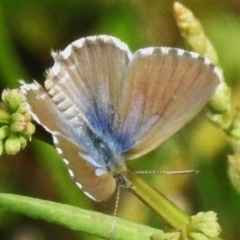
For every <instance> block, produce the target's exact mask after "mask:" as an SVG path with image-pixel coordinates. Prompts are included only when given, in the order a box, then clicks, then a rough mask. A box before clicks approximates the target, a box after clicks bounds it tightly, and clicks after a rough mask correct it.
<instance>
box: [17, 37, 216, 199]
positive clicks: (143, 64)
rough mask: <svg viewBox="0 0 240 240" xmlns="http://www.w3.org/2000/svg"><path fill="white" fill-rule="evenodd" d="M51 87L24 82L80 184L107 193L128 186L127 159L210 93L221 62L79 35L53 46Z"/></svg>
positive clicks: (162, 136)
mask: <svg viewBox="0 0 240 240" xmlns="http://www.w3.org/2000/svg"><path fill="white" fill-rule="evenodd" d="M52 55H53V57H54V60H55V64H54V66H53V67H52V68H51V69H50V70H49V71H48V72H47V80H46V81H45V89H44V88H43V87H41V86H40V85H39V84H38V83H36V82H34V83H32V84H25V85H23V86H22V87H21V88H22V91H23V92H24V93H25V94H26V96H27V99H28V103H29V106H30V110H31V112H32V116H33V117H34V119H35V121H37V122H38V123H39V124H41V125H43V126H44V127H45V129H46V130H47V131H49V132H50V133H51V134H52V135H53V139H54V144H55V146H56V149H57V151H58V153H59V154H60V155H61V156H62V158H63V160H64V162H65V163H66V165H67V167H68V169H69V173H70V175H71V176H72V177H73V179H74V181H75V182H76V184H77V185H78V186H79V187H80V188H81V189H82V190H83V191H84V192H85V193H86V194H87V195H88V196H89V197H91V198H93V199H95V200H97V201H102V200H106V199H108V198H109V197H110V196H111V195H112V194H113V192H114V191H115V188H116V184H120V185H121V186H125V187H129V186H130V185H131V183H129V181H128V180H127V176H125V171H126V167H125V163H126V161H128V160H132V159H135V158H137V157H139V156H142V155H144V154H146V153H147V152H150V151H152V150H153V149H155V148H156V147H157V146H159V145H160V144H161V143H162V142H164V141H165V140H166V139H167V138H169V137H170V136H171V135H172V134H174V133H175V132H176V131H177V130H179V129H180V128H181V127H182V126H183V125H184V124H186V123H187V122H188V121H189V120H190V119H191V118H192V117H193V116H194V115H195V114H196V113H197V112H198V111H199V110H200V109H201V108H202V107H203V106H204V104H206V102H207V101H208V100H209V98H210V97H211V95H212V94H213V92H214V91H215V89H216V87H217V85H218V82H219V78H220V77H221V76H220V72H219V70H218V69H217V68H216V67H215V66H214V65H213V64H212V63H211V62H210V61H209V60H208V59H205V58H203V57H201V56H200V55H198V54H197V53H193V52H188V51H184V50H181V49H174V48H164V47H155V48H152V47H151V48H145V49H140V50H138V51H136V52H135V53H133V54H132V53H131V52H130V50H129V48H128V46H127V45H126V44H124V43H123V42H121V41H120V40H119V39H117V38H115V37H111V36H105V35H100V36H96V37H87V38H82V39H79V40H77V41H75V42H73V43H72V44H70V45H69V46H68V47H67V48H66V49H65V50H64V51H62V52H59V53H53V54H52Z"/></svg>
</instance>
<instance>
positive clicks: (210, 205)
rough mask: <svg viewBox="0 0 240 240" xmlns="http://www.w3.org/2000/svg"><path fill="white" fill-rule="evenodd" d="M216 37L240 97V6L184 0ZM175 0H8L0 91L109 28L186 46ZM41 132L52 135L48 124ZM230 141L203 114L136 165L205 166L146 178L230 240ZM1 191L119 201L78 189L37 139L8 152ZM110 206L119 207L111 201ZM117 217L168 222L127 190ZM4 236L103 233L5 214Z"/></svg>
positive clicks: (1, 216)
mask: <svg viewBox="0 0 240 240" xmlns="http://www.w3.org/2000/svg"><path fill="white" fill-rule="evenodd" d="M181 2H182V3H183V4H185V5H186V6H187V7H188V8H190V9H191V10H192V11H193V12H194V13H195V15H196V16H197V17H198V19H199V20H200V21H201V22H202V24H203V26H204V28H205V31H206V33H207V35H208V37H209V39H210V40H211V41H212V43H213V44H214V46H215V48H216V50H217V52H218V56H219V62H220V64H221V66H222V68H223V70H224V73H225V77H226V80H227V81H228V84H229V86H230V87H231V89H232V93H233V105H234V106H237V107H239V105H240V102H239V94H240V47H239V42H240V31H239V29H240V14H239V13H240V3H239V1H237V0H228V1H227V0H185V1H181ZM172 5H173V1H169V0H161V1H159V0H151V1H147V0H142V1H134V0H132V1H124V0H122V1H114V0H102V1H100V0H99V1H98V0H93V1H87V0H60V1H59V0H58V1H57V0H42V1H39V0H31V1H30V0H12V1H8V0H1V2H0V53H1V54H0V90H1V92H2V90H3V89H4V88H7V87H11V88H13V87H14V88H17V87H19V83H18V80H20V79H24V80H26V81H32V79H36V80H38V81H42V80H44V71H45V70H46V69H47V68H49V67H51V65H52V64H53V60H52V58H51V56H50V51H51V49H54V50H58V49H63V48H65V46H66V45H68V44H69V43H70V42H72V41H73V40H76V39H77V38H80V37H84V36H89V35H96V34H109V35H114V36H116V37H118V38H120V39H121V40H122V41H124V42H126V43H127V44H128V45H129V47H130V48H131V49H132V50H133V51H135V50H136V49H138V48H141V47H146V46H151V45H154V46H156V45H160V46H173V47H182V48H185V46H184V42H183V40H182V39H181V37H180V34H179V31H178V28H177V25H176V23H175V20H174V17H173V13H172ZM40 134H44V136H43V138H49V139H51V138H50V137H49V136H45V134H46V133H44V131H41V130H40ZM229 154H231V148H230V146H229V145H228V144H227V141H226V136H225V134H224V133H223V132H222V131H221V130H219V129H217V128H216V127H214V126H213V125H211V124H210V123H209V122H208V121H207V120H206V117H205V116H204V113H202V114H199V115H198V116H197V117H196V118H195V119H194V120H193V121H191V123H189V124H188V125H187V126H186V127H184V128H183V129H182V130H181V131H179V132H178V133H177V134H176V135H175V136H173V137H172V138H171V139H170V140H168V141H167V142H166V143H165V144H163V145H162V146H160V147H159V148H158V149H157V150H155V151H153V152H152V153H150V154H148V155H147V156H145V157H143V158H141V159H139V160H136V161H133V162H131V163H130V164H131V166H132V167H133V168H134V169H136V170H184V169H198V170H199V171H200V173H199V174H198V175H194V176H189V175H188V176H182V175H179V176H164V175H163V176H156V175H154V176H145V177H144V178H146V181H147V182H149V183H150V184H151V185H154V186H155V187H157V188H158V189H161V191H162V192H164V193H165V194H166V195H167V196H168V197H169V198H170V199H171V200H172V201H173V202H174V203H176V204H177V205H178V206H180V207H181V208H182V209H184V210H185V211H187V212H188V213H189V214H190V215H192V214H195V213H197V212H199V211H210V210H211V211H215V212H217V213H218V218H219V222H220V224H221V227H222V229H223V233H222V236H223V238H225V239H232V240H235V239H236V240H237V239H239V236H240V229H239V224H240V195H238V193H237V192H236V190H234V188H233V187H232V185H231V183H230V181H229V179H228V177H227V156H228V155H229ZM0 188H1V192H9V193H14V194H21V195H26V196H31V197H36V198H41V199H46V200H51V201H57V202H62V203H68V204H72V205H74V206H80V207H83V208H86V209H96V210H98V211H102V212H105V213H109V214H112V213H113V210H114V202H115V198H114V197H113V198H112V199H110V200H109V201H107V202H104V203H94V202H92V201H91V200H90V199H88V198H87V197H86V196H84V194H83V193H82V192H81V191H79V190H78V188H77V187H76V186H75V184H73V182H72V180H71V179H70V177H69V176H68V173H67V170H66V169H65V166H64V164H63V163H62V162H61V160H60V158H59V157H58V155H57V154H56V152H55V150H54V149H53V148H52V147H50V146H49V147H46V144H44V143H42V142H40V141H39V140H35V139H34V140H33V141H32V143H31V144H29V145H28V146H27V148H26V149H25V150H24V151H22V152H21V153H19V154H18V155H16V156H6V155H4V156H1V161H0ZM110 206H111V207H110ZM118 216H119V217H123V218H125V219H129V220H132V221H136V222H139V223H144V224H146V225H150V226H153V227H158V228H160V227H161V226H162V224H163V222H162V221H161V219H158V218H157V216H155V215H154V213H152V212H151V211H150V210H148V209H147V207H145V206H144V205H143V203H141V202H140V201H139V200H138V199H137V198H136V197H134V196H133V195H132V194H130V193H128V192H127V191H122V194H121V198H120V209H119V213H118ZM0 239H2V240H10V239H11V240H15V239H18V240H19V239H20V240H21V239H28V240H31V239H36V240H38V239H39V240H42V239H44V240H45V239H46V240H47V239H73V240H74V239H95V238H93V237H91V236H87V235H85V234H82V233H79V232H74V231H72V230H69V229H66V228H63V227H60V226H57V225H53V224H49V223H46V222H43V221H38V220H33V219H28V218H26V217H24V216H20V215H17V214H13V213H9V212H4V211H2V210H1V211H0Z"/></svg>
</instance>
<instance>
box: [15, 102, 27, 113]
mask: <svg viewBox="0 0 240 240" xmlns="http://www.w3.org/2000/svg"><path fill="white" fill-rule="evenodd" d="M27 111H28V107H27V105H26V103H21V104H20V105H19V107H18V109H17V112H18V113H21V114H25V113H26V112H27Z"/></svg>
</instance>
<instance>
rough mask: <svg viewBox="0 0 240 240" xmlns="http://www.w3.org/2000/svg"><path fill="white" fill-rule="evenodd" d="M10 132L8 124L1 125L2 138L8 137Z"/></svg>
mask: <svg viewBox="0 0 240 240" xmlns="http://www.w3.org/2000/svg"><path fill="white" fill-rule="evenodd" d="M8 133H9V127H8V126H2V127H0V140H3V139H4V138H6V137H7V135H8Z"/></svg>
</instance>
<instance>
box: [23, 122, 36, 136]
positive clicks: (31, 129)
mask: <svg viewBox="0 0 240 240" xmlns="http://www.w3.org/2000/svg"><path fill="white" fill-rule="evenodd" d="M34 132H35V126H34V125H33V124H32V123H30V122H29V123H27V127H26V130H25V131H24V132H23V133H24V135H26V136H27V137H31V136H32V135H33V133H34Z"/></svg>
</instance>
